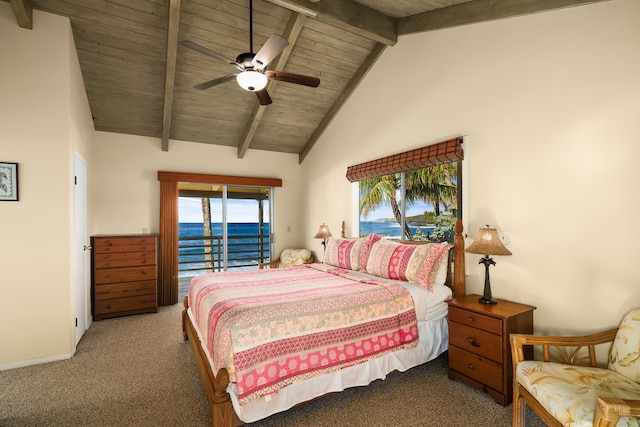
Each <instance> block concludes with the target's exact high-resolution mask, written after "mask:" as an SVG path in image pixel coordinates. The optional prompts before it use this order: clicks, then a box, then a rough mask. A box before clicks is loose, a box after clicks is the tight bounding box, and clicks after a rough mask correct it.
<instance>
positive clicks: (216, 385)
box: [182, 297, 244, 427]
mask: <svg viewBox="0 0 640 427" xmlns="http://www.w3.org/2000/svg"><path fill="white" fill-rule="evenodd" d="M188 308H189V301H188V298H187V297H185V299H184V308H183V310H182V332H183V335H184V339H185V340H188V341H189V342H190V343H191V350H193V356H194V358H195V361H196V365H197V366H198V371H199V372H200V380H201V381H202V386H203V387H204V391H205V394H206V395H207V399H208V400H209V407H210V421H211V426H212V427H236V426H239V425H242V424H244V423H243V422H242V421H241V420H240V419H239V418H238V416H237V415H236V413H235V411H234V410H233V405H232V404H231V397H230V396H229V393H227V386H228V385H229V373H228V372H227V370H226V369H224V368H223V369H220V370H219V371H218V374H217V375H213V372H212V370H211V366H209V362H208V360H207V356H206V354H205V352H204V350H203V348H202V343H201V342H200V338H199V337H198V334H197V333H196V330H195V328H194V326H193V323H191V318H190V317H189V315H188V314H187V309H188Z"/></svg>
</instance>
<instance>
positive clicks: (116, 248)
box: [93, 242, 156, 254]
mask: <svg viewBox="0 0 640 427" xmlns="http://www.w3.org/2000/svg"><path fill="white" fill-rule="evenodd" d="M155 250H156V244H155V242H149V243H139V244H131V245H122V244H117V245H114V244H109V245H95V246H94V247H93V251H94V252H95V253H96V254H103V253H111V252H115V253H118V252H144V251H155Z"/></svg>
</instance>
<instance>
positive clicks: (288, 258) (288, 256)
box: [280, 249, 313, 267]
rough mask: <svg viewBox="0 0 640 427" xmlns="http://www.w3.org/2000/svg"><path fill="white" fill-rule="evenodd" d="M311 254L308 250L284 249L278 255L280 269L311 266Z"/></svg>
mask: <svg viewBox="0 0 640 427" xmlns="http://www.w3.org/2000/svg"><path fill="white" fill-rule="evenodd" d="M312 262H313V253H311V251H310V250H309V249H284V250H283V251H282V253H281V254H280V267H293V266H294V265H301V264H311V263H312Z"/></svg>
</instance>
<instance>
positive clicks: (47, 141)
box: [0, 2, 92, 369]
mask: <svg viewBox="0 0 640 427" xmlns="http://www.w3.org/2000/svg"><path fill="white" fill-rule="evenodd" d="M0 58H2V66H1V67H0V94H2V95H1V96H0V111H1V112H2V114H0V128H1V129H2V132H1V133H0V161H8V162H17V163H19V174H18V177H19V197H20V200H19V201H18V202H0V218H2V220H1V221H0V243H1V244H0V294H1V295H2V297H0V342H1V343H2V347H1V351H0V369H1V368H3V367H11V366H18V365H21V364H28V363H30V361H34V360H37V361H46V360H55V359H59V358H64V357H68V356H70V355H71V354H72V353H73V351H74V342H73V336H74V329H73V306H72V298H73V294H72V286H73V284H72V268H73V264H72V257H71V242H72V239H71V237H72V223H73V222H72V221H73V216H72V206H73V200H72V194H73V193H72V191H73V186H72V177H73V162H72V160H73V150H79V151H80V150H81V151H84V152H86V148H87V144H88V142H90V141H87V135H89V138H90V135H92V125H91V122H90V115H89V114H88V111H87V110H86V109H87V107H88V104H87V102H86V96H85V95H84V87H83V84H82V80H79V79H80V73H79V69H78V65H77V59H76V58H75V48H74V46H73V39H72V34H71V26H70V24H69V20H68V19H67V18H63V17H60V16H56V15H51V14H46V13H42V12H39V11H34V29H33V30H26V29H22V28H19V27H18V25H17V23H16V21H15V17H14V15H13V13H12V11H11V6H10V5H9V4H8V3H4V2H2V3H0Z"/></svg>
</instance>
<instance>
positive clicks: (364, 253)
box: [360, 233, 382, 272]
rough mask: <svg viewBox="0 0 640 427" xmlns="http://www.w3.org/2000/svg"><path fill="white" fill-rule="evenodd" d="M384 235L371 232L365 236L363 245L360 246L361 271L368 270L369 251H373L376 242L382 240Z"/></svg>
mask: <svg viewBox="0 0 640 427" xmlns="http://www.w3.org/2000/svg"><path fill="white" fill-rule="evenodd" d="M381 239H382V236H380V235H378V234H376V233H371V234H369V235H368V236H367V237H365V238H364V241H363V242H362V247H361V248H360V271H363V272H366V271H367V261H368V260H369V253H370V252H371V247H372V246H373V244H374V243H376V242H377V241H379V240H381Z"/></svg>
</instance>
